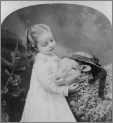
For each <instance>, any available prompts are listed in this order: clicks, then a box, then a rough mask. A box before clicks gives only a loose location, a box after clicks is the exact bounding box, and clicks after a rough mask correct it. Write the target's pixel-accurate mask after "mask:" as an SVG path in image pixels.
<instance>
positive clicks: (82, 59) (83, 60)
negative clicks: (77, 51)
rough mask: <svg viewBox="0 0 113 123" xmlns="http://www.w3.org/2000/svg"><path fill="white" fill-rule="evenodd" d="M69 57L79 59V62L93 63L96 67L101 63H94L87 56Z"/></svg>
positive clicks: (99, 66)
mask: <svg viewBox="0 0 113 123" xmlns="http://www.w3.org/2000/svg"><path fill="white" fill-rule="evenodd" d="M71 59H74V60H77V61H80V62H84V63H87V64H90V65H93V66H95V67H98V68H102V66H101V65H98V64H95V63H94V62H92V61H90V60H89V59H88V58H85V57H84V58H80V57H76V56H72V57H71Z"/></svg>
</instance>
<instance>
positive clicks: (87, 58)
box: [71, 52, 102, 68]
mask: <svg viewBox="0 0 113 123" xmlns="http://www.w3.org/2000/svg"><path fill="white" fill-rule="evenodd" d="M71 58H72V59H74V60H77V61H80V62H84V63H88V64H90V65H93V66H95V67H98V68H102V66H101V65H100V63H99V59H98V58H96V57H95V56H92V55H91V54H88V53H86V52H76V53H74V54H72V56H71Z"/></svg>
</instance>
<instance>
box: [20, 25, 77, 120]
mask: <svg viewBox="0 0 113 123" xmlns="http://www.w3.org/2000/svg"><path fill="white" fill-rule="evenodd" d="M27 34H28V35H27V36H28V39H29V40H30V41H31V42H32V43H33V44H35V47H37V49H38V53H37V55H36V57H35V63H34V65H33V69H32V75H31V80H30V88H29V91H28V94H27V97H26V103H25V107H24V111H23V115H22V119H21V121H22V122H76V119H75V118H74V116H73V114H72V112H71V110H70V108H69V106H68V103H67V102H66V100H65V96H68V93H73V92H74V91H75V90H76V86H74V87H73V86H57V85H56V84H55V82H56V81H57V80H56V78H55V77H54V75H55V73H56V72H57V69H58V62H59V60H60V59H59V58H58V57H57V56H56V55H55V54H54V53H53V51H54V49H55V45H56V43H55V40H54V38H53V35H52V32H51V30H50V28H49V27H48V26H47V25H45V24H36V25H34V26H32V27H31V28H30V29H29V30H28V33H27Z"/></svg>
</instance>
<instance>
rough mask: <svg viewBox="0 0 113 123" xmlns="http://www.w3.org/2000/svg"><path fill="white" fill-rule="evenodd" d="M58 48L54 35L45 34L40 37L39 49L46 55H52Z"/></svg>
mask: <svg viewBox="0 0 113 123" xmlns="http://www.w3.org/2000/svg"><path fill="white" fill-rule="evenodd" d="M55 47H56V42H55V40H54V38H53V35H52V33H50V32H47V33H43V34H42V35H41V36H39V37H38V49H39V51H40V52H42V53H44V54H50V53H52V52H53V51H54V49H55Z"/></svg>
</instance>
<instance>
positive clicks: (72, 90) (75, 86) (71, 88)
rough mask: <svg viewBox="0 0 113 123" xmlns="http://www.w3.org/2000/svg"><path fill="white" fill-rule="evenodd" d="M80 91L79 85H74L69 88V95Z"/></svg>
mask: <svg viewBox="0 0 113 123" xmlns="http://www.w3.org/2000/svg"><path fill="white" fill-rule="evenodd" d="M78 89H79V85H77V84H76V83H74V84H72V85H70V86H69V88H68V92H69V94H71V93H74V92H76V91H77V90H78Z"/></svg>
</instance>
